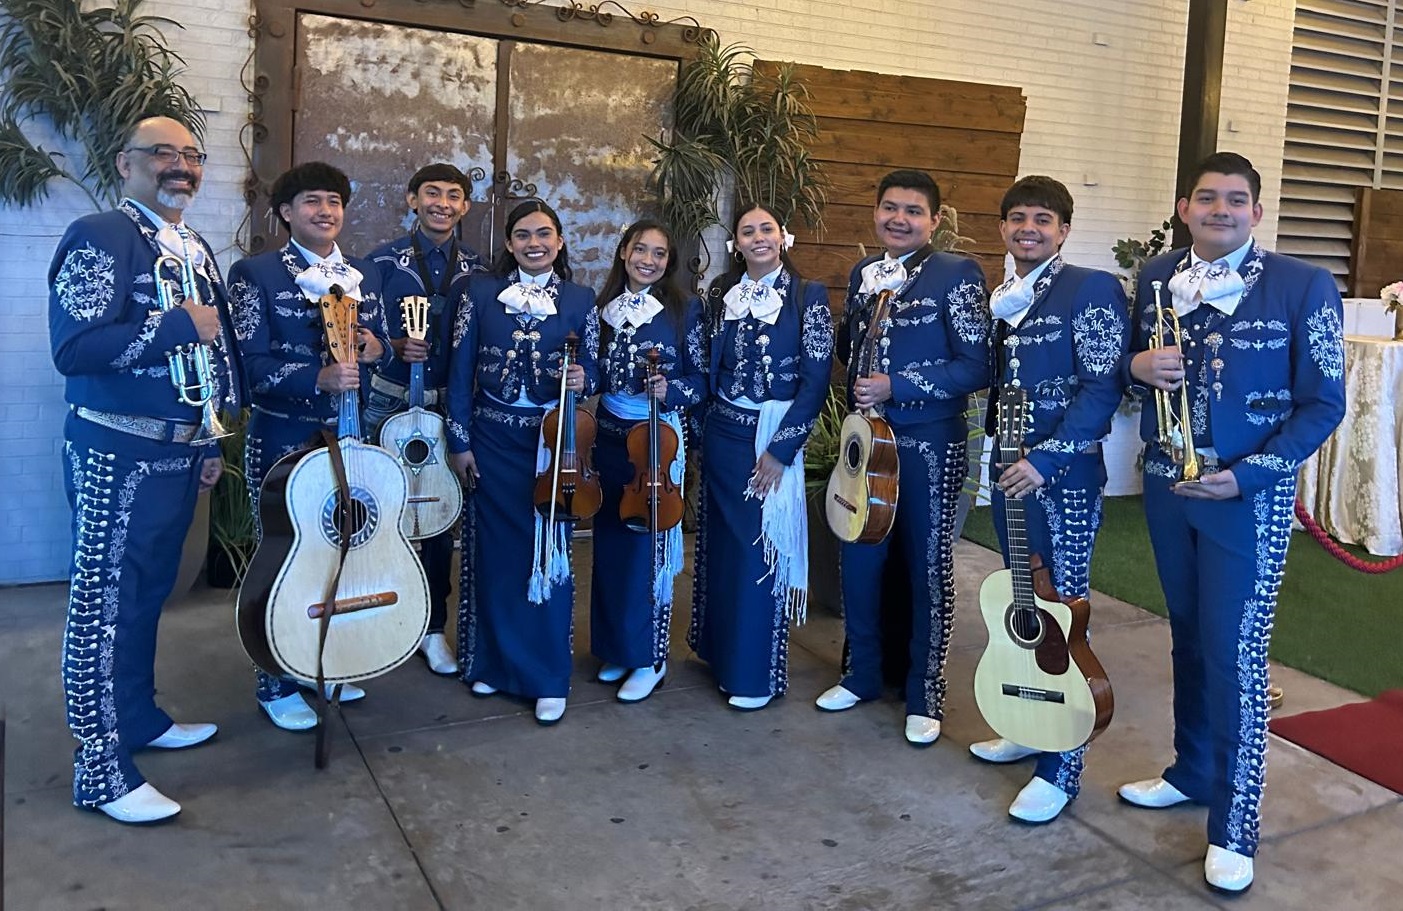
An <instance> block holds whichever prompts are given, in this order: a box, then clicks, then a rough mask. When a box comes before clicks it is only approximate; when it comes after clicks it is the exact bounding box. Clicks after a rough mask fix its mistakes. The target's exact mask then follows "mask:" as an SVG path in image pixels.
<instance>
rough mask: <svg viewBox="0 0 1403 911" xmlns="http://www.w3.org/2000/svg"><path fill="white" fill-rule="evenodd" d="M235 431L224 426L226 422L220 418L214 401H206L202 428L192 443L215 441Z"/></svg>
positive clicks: (201, 423) (231, 434) (202, 415)
mask: <svg viewBox="0 0 1403 911" xmlns="http://www.w3.org/2000/svg"><path fill="white" fill-rule="evenodd" d="M233 435H234V432H233V431H232V430H229V429H227V428H226V427H225V426H224V422H223V421H221V420H219V412H217V411H216V410H215V408H214V403H213V402H209V401H206V402H205V407H204V411H203V412H202V414H201V419H200V429H199V432H197V433H196V434H195V436H194V438H193V439H191V441H190V442H191V443H192V444H199V443H213V442H214V441H215V440H222V439H224V438H225V437H227V436H233Z"/></svg>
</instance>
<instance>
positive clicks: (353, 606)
mask: <svg viewBox="0 0 1403 911" xmlns="http://www.w3.org/2000/svg"><path fill="white" fill-rule="evenodd" d="M397 603H399V593H398V592H378V593H377V594H374V595H360V596H358V597H355V598H337V599H336V601H335V603H334V604H332V606H331V615H332V616H333V617H334V616H336V615H337V614H353V613H355V612H356V611H358V610H370V609H371V608H372V607H388V606H390V605H391V604H397ZM324 613H326V602H325V601H322V602H319V603H317V604H313V605H312V606H310V607H308V608H307V616H308V617H309V618H311V619H312V620H316V619H318V618H319V617H321V615H322V614H324Z"/></svg>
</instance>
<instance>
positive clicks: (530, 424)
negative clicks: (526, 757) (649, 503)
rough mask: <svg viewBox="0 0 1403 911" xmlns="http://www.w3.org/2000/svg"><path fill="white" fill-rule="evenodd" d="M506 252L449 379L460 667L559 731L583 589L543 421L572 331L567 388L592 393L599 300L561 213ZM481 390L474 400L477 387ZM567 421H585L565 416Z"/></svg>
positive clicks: (518, 223)
mask: <svg viewBox="0 0 1403 911" xmlns="http://www.w3.org/2000/svg"><path fill="white" fill-rule="evenodd" d="M505 233H506V246H505V248H504V249H503V250H502V252H501V253H500V254H499V255H498V256H497V259H496V261H495V262H494V263H493V271H492V272H491V273H490V274H487V275H475V276H473V277H472V279H471V280H470V283H469V286H468V305H467V306H465V307H461V308H460V310H459V314H458V324H457V326H456V327H455V330H454V341H455V350H454V353H453V363H452V366H451V368H450V371H449V385H448V414H449V421H448V426H449V449H450V451H451V456H450V459H451V461H452V463H453V468H454V470H455V471H456V472H457V473H458V475H459V477H460V478H462V479H463V481H464V483H465V484H466V485H467V486H468V487H469V489H470V491H471V492H470V494H469V496H468V497H467V500H466V505H465V506H464V510H463V544H462V567H463V569H462V578H461V582H460V584H459V589H458V590H459V608H458V663H459V666H460V667H461V668H462V677H463V680H464V682H466V683H470V684H472V691H473V694H474V695H477V696H484V697H485V696H490V695H492V694H493V693H496V692H498V691H499V690H500V691H504V692H507V693H512V694H514V695H517V696H525V697H528V698H534V699H535V700H536V720H537V721H538V722H540V723H541V724H554V723H555V722H557V721H559V720H560V717H561V715H563V714H564V712H565V698H566V695H567V694H568V693H569V691H570V671H571V669H572V667H573V656H572V653H571V639H572V621H573V613H574V600H575V585H574V579H573V578H572V577H571V576H570V544H569V538H570V534H569V531H570V528H569V525H568V523H562V524H561V525H559V526H558V527H551V526H550V525H549V524H548V523H546V522H545V520H544V519H543V518H542V516H541V515H540V514H539V513H538V512H537V511H536V509H535V505H534V503H533V499H534V497H533V492H534V489H535V484H536V474H537V460H538V457H539V456H540V455H541V449H542V446H543V441H542V439H541V422H542V417H543V415H544V413H545V412H547V411H549V410H550V409H552V408H555V407H556V406H557V405H558V403H559V399H560V393H561V390H560V387H561V363H562V355H563V353H564V349H565V338H566V335H567V334H568V333H571V332H573V333H575V334H576V335H578V336H579V338H580V345H579V353H578V362H577V363H573V364H571V365H570V368H569V371H568V373H567V374H566V378H565V379H566V385H567V388H568V389H569V390H570V391H573V392H575V393H576V394H577V395H578V396H581V397H583V396H587V395H590V394H591V393H593V391H594V389H595V386H596V375H595V357H596V355H597V353H598V350H599V311H598V310H596V309H595V306H594V292H593V291H591V290H589V289H588V288H585V287H582V286H580V285H577V284H575V283H574V282H572V281H571V280H570V279H571V275H572V273H571V270H570V263H569V259H568V257H567V256H566V251H565V241H564V238H563V237H562V233H561V225H560V217H559V216H558V215H556V214H555V212H554V210H552V209H551V207H550V206H548V205H546V204H545V203H544V202H541V201H540V200H534V199H533V200H529V201H527V202H524V203H522V204H521V205H519V206H517V207H516V208H515V209H513V210H512V211H511V213H510V214H509V215H508V216H507V222H506V232H505ZM474 390H475V391H474ZM566 417H573V416H564V415H562V419H564V418H566Z"/></svg>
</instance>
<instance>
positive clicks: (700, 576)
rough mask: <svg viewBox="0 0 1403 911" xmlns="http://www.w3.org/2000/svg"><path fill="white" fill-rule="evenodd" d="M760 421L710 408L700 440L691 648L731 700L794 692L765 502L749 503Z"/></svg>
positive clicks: (750, 415)
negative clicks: (765, 537)
mask: <svg viewBox="0 0 1403 911" xmlns="http://www.w3.org/2000/svg"><path fill="white" fill-rule="evenodd" d="M757 420H758V418H757V415H756V414H755V413H754V412H747V411H744V410H742V409H739V408H735V407H732V406H730V405H727V404H726V403H724V402H717V401H713V402H712V404H711V408H710V412H709V413H708V414H707V418H706V430H705V432H704V433H703V434H702V496H701V514H700V516H699V519H700V522H699V526H700V527H699V531H698V534H697V547H696V575H695V579H694V583H693V590H692V625H691V629H690V631H689V633H688V641H689V642H690V643H691V645H692V648H693V649H695V650H696V653H697V655H698V656H700V657H701V659H702V660H703V661H706V662H707V663H709V664H710V665H711V670H712V672H713V673H714V674H715V675H716V682H717V683H718V684H719V685H720V687H721V689H723V690H725V691H726V692H727V693H729V694H730V695H732V696H752V697H754V696H779V695H782V694H783V693H784V691H785V690H786V689H787V688H788V686H789V620H788V617H787V614H786V610H785V600H784V598H783V597H778V596H776V595H775V594H774V593H773V591H772V588H773V585H774V575H773V573H772V572H771V571H770V568H769V567H768V566H766V565H765V555H764V552H763V550H762V548H761V545H760V543H759V539H760V501H759V500H757V499H746V498H745V489H746V484H747V483H748V482H749V480H750V476H751V474H752V473H753V471H754V469H755V426H756V423H757Z"/></svg>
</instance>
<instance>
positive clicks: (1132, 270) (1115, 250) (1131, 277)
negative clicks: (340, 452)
mask: <svg viewBox="0 0 1403 911" xmlns="http://www.w3.org/2000/svg"><path fill="white" fill-rule="evenodd" d="M1173 230H1174V226H1173V225H1172V224H1171V223H1170V221H1169V219H1167V218H1166V219H1165V220H1164V223H1163V224H1161V225H1160V226H1159V227H1158V228H1155V229H1154V230H1153V231H1151V232H1150V237H1149V240H1141V239H1140V238H1138V237H1122V238H1121V239H1120V240H1118V241H1116V244H1115V246H1114V247H1112V248H1111V253H1112V254H1113V255H1114V256H1115V258H1116V265H1118V266H1120V267H1121V268H1122V269H1124V270H1126V281H1127V283H1128V284H1129V288H1128V293H1129V294H1130V295H1132V296H1133V295H1134V293H1135V280H1136V278H1138V277H1139V275H1140V267H1141V266H1143V265H1145V263H1146V261H1147V260H1150V259H1153V258H1154V257H1156V256H1158V255H1159V254H1161V253H1163V252H1164V248H1165V246H1166V245H1167V244H1168V242H1169V235H1170V233H1171V232H1172V231H1173Z"/></svg>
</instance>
